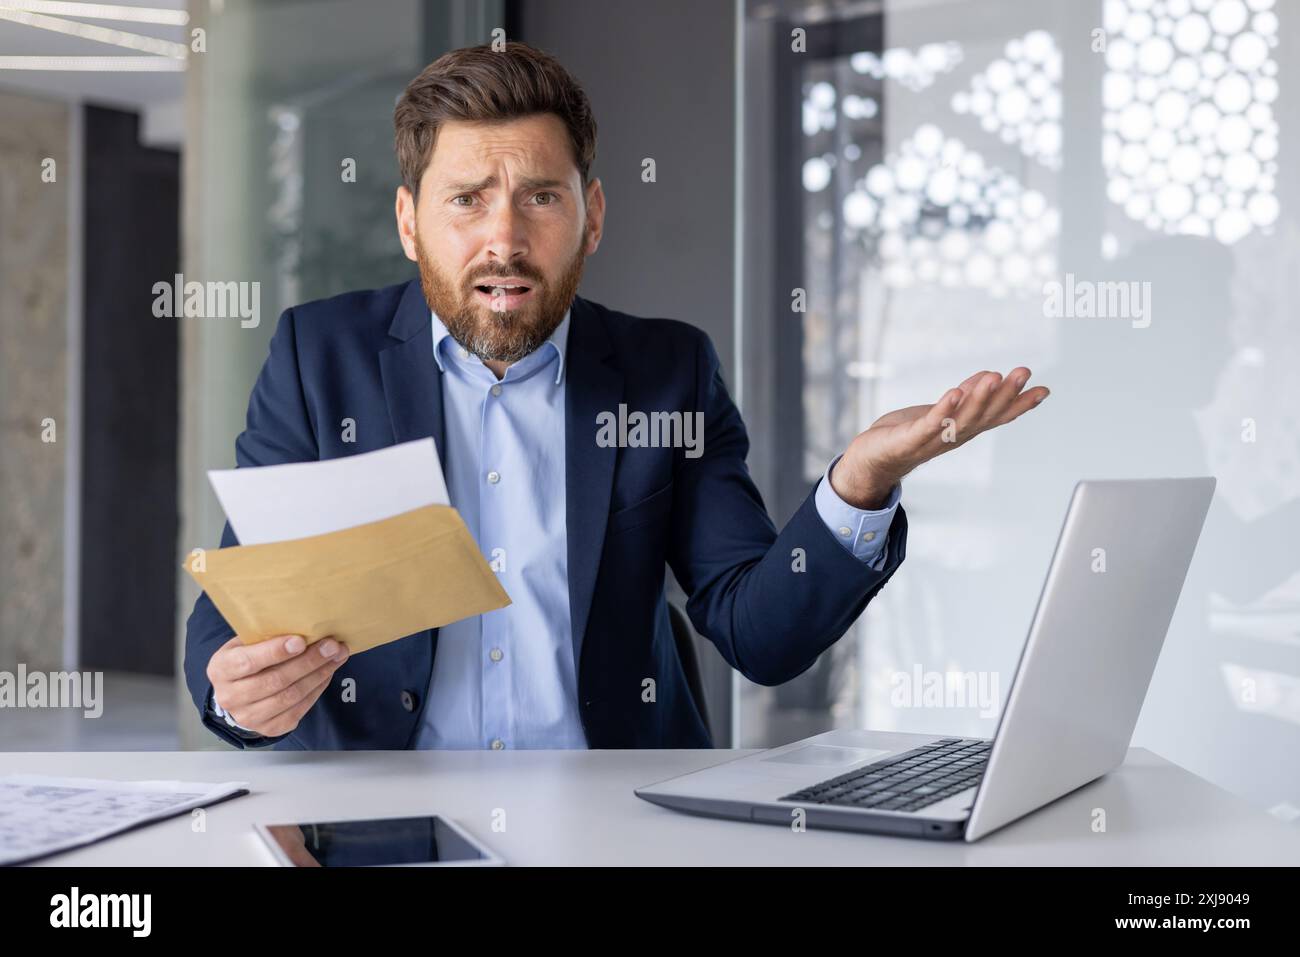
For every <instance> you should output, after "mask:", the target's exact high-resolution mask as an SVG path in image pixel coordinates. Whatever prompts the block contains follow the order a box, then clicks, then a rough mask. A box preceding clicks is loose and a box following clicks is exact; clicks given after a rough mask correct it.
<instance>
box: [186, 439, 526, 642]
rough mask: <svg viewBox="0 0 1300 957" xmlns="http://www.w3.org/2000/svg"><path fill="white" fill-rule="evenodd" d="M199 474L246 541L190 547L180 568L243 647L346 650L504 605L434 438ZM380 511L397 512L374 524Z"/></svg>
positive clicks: (501, 590)
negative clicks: (281, 643)
mask: <svg viewBox="0 0 1300 957" xmlns="http://www.w3.org/2000/svg"><path fill="white" fill-rule="evenodd" d="M209 474H210V476H211V478H212V484H213V487H214V488H216V489H217V494H218V497H219V498H220V499H221V502H222V505H223V507H224V508H225V510H226V516H227V518H228V519H229V520H230V524H231V528H232V529H233V530H234V532H235V535H236V537H237V538H239V540H240V541H241V542H245V543H253V544H241V545H238V546H234V547H231V548H221V549H216V550H211V551H206V552H203V551H199V552H196V553H195V554H192V555H191V556H190V557H189V558H188V559H187V560H186V562H185V569H186V571H188V572H189V573H190V575H191V577H193V578H194V580H195V581H196V582H198V584H199V587H200V588H202V589H203V590H204V591H205V592H207V594H208V597H209V598H211V599H212V602H213V604H214V605H216V607H217V610H218V611H220V612H221V614H222V616H223V617H224V618H225V619H226V621H227V623H229V625H230V627H231V628H233V629H234V630H235V634H237V635H238V636H239V637H240V639H241V640H242V641H243V642H244V643H245V644H253V643H255V642H258V641H264V640H266V639H267V638H273V637H275V636H277V635H302V636H303V637H304V638H306V639H307V641H308V642H309V643H310V642H314V641H318V640H320V639H322V638H327V637H329V638H334V639H335V640H337V641H341V642H343V643H345V644H346V645H347V646H348V649H349V650H350V651H351V652H352V653H353V654H355V653H357V652H361V651H366V650H367V649H370V648H373V647H375V646H376V645H381V644H384V643H385V642H389V641H395V640H396V639H398V638H402V637H405V636H406V635H410V634H414V633H415V632H419V631H424V630H425V629H429V628H438V627H441V626H442V625H446V624H449V623H451V622H453V621H459V620H460V619H462V618H468V617H470V616H471V615H479V614H483V613H484V612H487V611H492V610H494V609H496V608H502V607H504V606H505V605H508V604H510V598H509V596H508V595H507V594H506V592H505V589H504V588H502V587H501V583H500V582H499V581H498V580H497V576H496V575H495V574H494V573H493V571H492V569H491V568H490V567H489V566H488V563H487V561H486V560H485V559H484V557H483V554H482V552H480V551H479V548H478V545H477V544H476V543H475V541H474V539H473V537H472V536H471V535H470V533H469V529H468V528H466V527H465V523H464V521H463V520H462V519H461V517H460V515H459V514H458V513H457V512H456V511H455V509H453V508H451V506H450V505H448V504H446V502H447V497H446V490H445V486H444V485H443V482H442V470H441V466H440V465H439V463H438V458H437V451H436V449H435V448H434V445H433V440H432V439H423V440H421V441H419V442H409V443H405V444H404V445H399V446H393V447H392V448H389V449H381V450H380V451H378V452H367V453H364V454H361V455H356V456H351V457H349V458H346V459H334V460H328V461H324V462H309V463H293V464H291V465H273V466H266V467H263V468H246V469H235V470H230V471H226V472H213V473H209ZM376 503H379V504H376ZM385 507H387V508H390V509H392V508H398V509H401V511H398V512H397V513H396V514H388V515H386V516H383V517H377V516H381V515H383V512H384V511H385ZM357 519H361V520H362V521H360V522H359V523H354V522H355V521H356V520H357ZM277 535H279V536H284V535H292V536H294V537H290V538H287V539H285V540H275V536H277Z"/></svg>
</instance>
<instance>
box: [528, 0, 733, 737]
mask: <svg viewBox="0 0 1300 957" xmlns="http://www.w3.org/2000/svg"><path fill="white" fill-rule="evenodd" d="M519 7H520V24H519V26H518V30H517V32H518V36H517V37H516V39H520V40H523V41H524V42H526V43H530V44H532V45H533V46H537V47H541V48H542V49H544V50H546V51H548V52H549V53H552V54H554V55H555V56H556V57H558V58H559V60H560V61H561V62H562V63H563V64H564V65H565V67H567V68H568V70H569V71H570V72H571V73H573V75H574V76H575V77H576V78H577V80H578V82H579V83H581V84H582V86H583V88H584V89H585V90H586V91H587V96H588V97H589V98H590V99H591V105H592V109H593V110H594V111H595V114H596V124H597V145H596V163H595V167H594V169H593V175H595V176H598V177H599V178H600V181H601V183H602V185H603V186H604V189H605V198H606V202H607V206H608V209H607V212H606V218H605V237H604V240H603V241H602V242H601V246H600V249H599V251H598V252H597V253H596V255H595V256H594V257H592V258H591V259H590V260H589V261H588V263H587V271H586V273H585V275H584V278H583V284H582V289H581V294H582V295H583V296H585V297H586V298H588V299H594V300H596V301H597V302H601V303H603V304H604V305H606V306H609V307H611V308H614V309H619V310H622V311H624V312H630V313H633V314H636V315H642V316H662V317H668V318H672V319H681V320H684V321H686V322H689V323H691V324H692V325H695V326H698V327H699V328H701V329H703V330H704V331H705V332H707V333H708V334H709V336H710V337H711V338H712V339H713V344H714V346H715V347H716V348H717V350H718V355H719V356H720V357H721V359H722V364H723V369H724V374H725V376H726V380H727V384H728V386H729V387H730V388H731V389H732V392H733V394H734V393H735V392H736V390H737V385H738V384H737V381H736V372H737V363H736V357H735V348H736V338H735V334H734V323H735V298H734V288H733V271H734V264H735V246H734V242H735V232H734V225H735V223H734V217H735V209H736V205H735V159H736V150H735V136H736V82H735V59H736V42H735V41H736V38H735V31H736V10H735V7H734V5H733V4H731V3H728V2H723V0H714V2H710V3H698V2H696V3H691V2H686V0H670V2H663V3H655V4H653V5H651V6H647V5H645V4H642V3H633V2H631V0H603V2H602V0H527V2H524V3H521V4H519ZM647 157H649V158H652V159H654V161H655V167H656V169H655V173H656V181H655V182H653V183H646V182H642V179H641V173H642V162H643V160H645V159H646V158H647ZM669 600H670V601H673V602H674V603H676V604H677V605H678V606H679V607H680V606H681V605H682V604H683V603H684V601H685V596H684V595H683V594H682V592H681V590H680V588H678V587H677V585H676V583H673V582H670V589H669ZM696 646H697V654H698V657H699V660H700V670H701V676H702V678H703V683H704V688H705V696H706V698H707V699H708V709H709V719H710V722H709V723H710V725H711V728H712V731H713V739H714V744H715V745H717V746H718V747H729V746H730V745H731V743H732V721H731V716H732V707H731V703H732V699H733V693H732V689H733V681H732V671H731V669H730V668H729V667H728V666H727V664H726V662H725V661H723V659H722V657H721V656H720V655H719V654H718V653H717V651H716V649H714V648H713V646H712V645H710V644H709V643H707V642H705V641H703V640H702V639H699V638H698V637H697V639H696Z"/></svg>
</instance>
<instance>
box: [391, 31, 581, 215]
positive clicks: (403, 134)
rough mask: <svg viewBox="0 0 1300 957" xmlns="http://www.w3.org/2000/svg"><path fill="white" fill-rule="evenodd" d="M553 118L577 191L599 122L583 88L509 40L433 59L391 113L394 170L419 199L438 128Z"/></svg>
mask: <svg viewBox="0 0 1300 957" xmlns="http://www.w3.org/2000/svg"><path fill="white" fill-rule="evenodd" d="M539 113H553V114H554V115H556V116H558V117H559V118H560V120H562V121H563V123H564V126H565V128H566V129H567V130H568V132H569V142H570V143H571V144H572V146H573V158H574V162H575V163H577V166H578V172H579V173H580V174H581V175H582V185H583V187H584V188H585V187H586V185H587V177H588V174H589V173H590V171H591V164H592V162H593V161H594V160H595V158H596V120H595V117H593V116H592V114H591V103H590V102H589V101H588V100H587V94H586V93H584V92H583V90H582V87H580V86H579V85H578V82H577V81H576V80H575V79H574V78H573V77H572V76H571V75H570V74H569V71H568V70H566V69H565V68H564V67H563V66H562V65H561V64H560V61H559V60H557V59H555V57H553V56H551V55H550V54H548V53H543V52H542V51H541V50H538V49H536V48H534V47H530V46H529V45H528V44H526V43H519V42H517V41H513V40H512V41H510V42H508V43H506V45H505V49H504V50H501V51H494V50H493V49H492V47H491V46H489V45H487V44H484V45H483V46H476V47H465V48H464V49H461V50H452V51H451V52H450V53H444V54H443V55H442V56H440V57H438V59H436V60H434V61H433V62H432V63H430V64H429V65H428V66H427V67H425V68H424V70H423V72H421V73H420V75H419V76H417V77H416V78H415V79H414V80H412V81H411V82H410V85H408V86H407V88H406V90H405V92H403V93H402V96H401V98H400V99H398V101H397V108H396V109H395V110H394V111H393V126H394V127H395V129H396V136H395V138H394V139H395V144H394V145H395V146H396V149H397V165H398V166H399V167H400V169H401V172H402V183H403V184H404V185H405V186H406V188H407V189H409V190H410V191H411V193H412V195H417V194H418V193H419V185H420V176H421V174H422V173H423V172H424V170H425V168H426V167H427V166H428V165H429V158H430V157H431V156H432V155H433V147H434V143H435V141H436V140H437V138H438V128H439V127H440V126H441V125H442V124H443V123H445V122H447V121H448V120H470V121H476V120H487V121H498V122H499V121H502V120H512V119H516V118H519V117H524V116H533V115H536V114H539Z"/></svg>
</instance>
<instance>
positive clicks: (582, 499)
mask: <svg viewBox="0 0 1300 957" xmlns="http://www.w3.org/2000/svg"><path fill="white" fill-rule="evenodd" d="M569 316H570V318H569V343H568V347H567V349H566V351H565V357H566V358H565V364H566V366H567V371H566V372H565V379H566V382H567V385H566V387H565V423H564V425H565V429H564V441H565V470H564V477H565V525H566V528H567V531H568V559H569V615H570V618H571V621H572V624H573V662H574V665H575V667H577V668H578V674H579V675H580V674H581V673H582V672H581V668H580V667H579V665H580V663H581V660H582V640H583V635H584V634H585V633H586V630H587V618H588V615H589V614H590V612H591V598H592V594H593V592H594V591H595V587H596V573H597V570H598V569H599V566H600V555H601V549H602V545H603V544H604V541H605V523H606V520H607V519H608V518H609V502H610V493H611V490H612V488H613V482H614V463H615V461H616V459H617V455H618V449H617V448H616V447H614V446H610V447H608V448H601V447H600V446H598V445H597V444H596V415H597V413H600V412H607V411H608V412H616V411H617V410H618V404H619V402H621V401H622V399H623V374H622V372H621V371H619V369H618V368H616V367H615V365H614V362H613V353H614V350H613V347H612V345H611V344H610V341H609V334H608V332H607V331H606V330H605V326H604V322H603V320H602V318H601V317H600V315H599V314H598V313H597V312H596V310H595V309H594V308H593V307H592V306H591V304H590V303H588V302H586V301H585V300H583V299H581V298H575V299H574V300H573V305H572V307H571V308H570V314H569Z"/></svg>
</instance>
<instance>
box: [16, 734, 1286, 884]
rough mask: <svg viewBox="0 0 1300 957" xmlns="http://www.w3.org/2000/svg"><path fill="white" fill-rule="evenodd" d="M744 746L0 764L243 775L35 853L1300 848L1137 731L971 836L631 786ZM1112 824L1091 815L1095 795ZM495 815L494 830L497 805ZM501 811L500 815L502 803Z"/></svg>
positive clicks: (60, 771) (712, 859)
mask: <svg viewBox="0 0 1300 957" xmlns="http://www.w3.org/2000/svg"><path fill="white" fill-rule="evenodd" d="M746 753H749V752H744V751H723V750H717V751H706V750H699V751H495V752H494V751H351V752H302V751H284V752H275V751H239V752H237V751H182V752H157V751H154V752H99V753H94V752H90V753H84V752H37V753H19V752H10V753H0V774H48V775H58V776H70V777H93V778H112V779H122V780H129V779H137V780H140V779H158V778H166V779H180V780H189V781H208V782H220V781H234V780H239V781H247V782H248V784H249V787H250V790H251V792H252V793H250V794H248V795H246V796H244V797H239V798H234V799H232V800H230V801H228V802H226V803H224V804H220V805H216V806H214V807H211V808H209V809H208V810H207V818H206V825H207V829H206V831H205V832H199V833H196V832H195V831H194V830H193V828H192V825H191V818H190V816H189V815H188V814H187V815H184V816H181V817H178V818H173V819H171V820H167V821H162V822H159V823H157V824H151V825H149V826H148V827H145V828H142V829H139V830H136V831H133V832H129V833H126V834H122V835H119V836H117V837H113V838H109V839H108V840H107V841H104V842H102V843H99V844H95V845H92V846H90V847H86V848H81V849H79V850H75V851H70V852H68V853H65V854H60V855H58V856H56V857H52V858H47V859H46V860H45V861H44V862H42V863H49V864H55V865H66V866H98V865H119V866H120V865H161V866H176V865H265V864H270V863H271V860H270V857H269V856H268V855H267V853H266V852H265V850H264V849H263V848H262V846H261V843H260V841H259V840H258V838H257V837H256V835H255V834H254V833H253V830H252V827H253V825H254V824H255V823H269V824H277V823H290V822H295V821H296V822H303V821H328V820H337V819H341V818H359V817H384V816H406V815H423V814H430V813H437V814H441V815H443V816H445V817H449V818H451V819H453V820H455V821H457V822H458V823H460V824H461V825H463V826H464V827H465V828H466V829H467V830H468V831H469V832H470V833H471V834H473V835H474V836H475V837H476V838H478V839H479V840H481V841H483V842H484V843H485V844H487V845H488V846H489V847H491V848H493V849H494V850H496V851H497V852H498V853H499V854H500V855H501V856H502V857H504V858H505V860H506V862H507V863H509V864H519V865H533V864H535V865H552V864H596V865H623V864H650V865H678V864H685V865H691V864H703V865H782V864H792V865H845V864H848V865H855V864H856V865H863V864H908V865H936V864H937V865H958V864H978V865H1003V864H1029V865H1059V864H1066V865H1074V864H1082V865H1263V864H1270V865H1292V866H1294V865H1297V864H1300V830H1298V829H1296V828H1294V827H1290V826H1287V825H1285V824H1283V823H1282V822H1280V821H1278V820H1276V819H1274V818H1272V817H1270V816H1269V815H1268V814H1266V813H1264V812H1263V811H1259V810H1256V809H1254V808H1252V807H1250V806H1249V805H1247V804H1246V803H1245V802H1243V801H1242V800H1240V799H1239V798H1237V797H1234V796H1233V795H1231V794H1228V793H1227V792H1225V791H1223V790H1221V789H1219V788H1217V787H1215V786H1214V785H1211V784H1209V783H1207V782H1206V781H1204V780H1202V779H1201V778H1198V777H1196V776H1195V775H1193V774H1191V773H1189V772H1187V771H1185V770H1183V769H1182V768H1180V767H1178V766H1176V765H1173V764H1170V763H1169V762H1168V761H1165V760H1164V759H1163V758H1160V757H1158V756H1156V755H1154V754H1152V753H1151V752H1150V751H1147V750H1145V749H1141V748H1134V749H1133V750H1131V751H1130V752H1129V755H1128V759H1127V761H1126V762H1125V763H1124V765H1123V766H1122V767H1121V768H1120V769H1119V770H1117V771H1115V772H1113V773H1111V774H1109V775H1107V776H1105V777H1104V778H1102V779H1101V780H1099V781H1094V782H1093V783H1092V784H1089V785H1087V786H1085V787H1083V788H1080V789H1079V790H1078V791H1075V792H1074V793H1073V794H1069V795H1067V796H1066V797H1064V798H1062V799H1061V800H1059V801H1056V802H1055V803H1053V804H1051V805H1049V806H1048V807H1046V808H1043V809H1040V810H1039V811H1037V812H1035V813H1034V814H1031V815H1029V816H1028V817H1025V818H1022V819H1021V820H1019V821H1017V822H1015V823H1013V824H1011V825H1008V826H1007V827H1005V828H1003V829H1002V830H1001V831H998V832H996V833H994V834H992V835H990V836H989V837H986V838H985V839H984V840H982V841H979V842H977V843H975V844H969V845H968V844H966V843H964V842H934V841H923V840H914V839H909V838H900V837H882V836H875V835H867V834H854V833H846V832H836V831H818V830H809V831H806V832H802V833H797V832H794V831H793V830H791V829H790V828H789V827H784V826H776V825H770V824H748V823H743V822H736V821H723V820H714V819H709V818H701V817H693V816H689V815H685V814H679V813H677V812H674V811H669V810H667V809H665V808H660V807H656V806H655V805H652V804H648V803H646V802H645V801H642V800H640V799H639V798H637V797H636V796H635V795H634V794H633V793H632V789H633V788H634V787H638V786H641V785H644V784H650V783H652V782H656V781H660V780H663V779H664V778H668V777H672V776H674V775H677V774H682V773H685V772H687V771H691V770H695V769H697V768H702V767H707V766H709V765H711V764H717V763H720V762H722V761H725V760H729V759H731V758H733V757H738V756H740V755H742V754H746ZM1098 807H1100V808H1104V809H1105V811H1106V823H1107V829H1106V832H1105V833H1094V832H1093V830H1092V821H1093V814H1092V809H1093V808H1098ZM498 808H499V809H502V810H504V812H505V831H504V832H496V831H494V830H493V827H492V822H493V814H494V811H495V810H496V809H498ZM498 818H499V815H498Z"/></svg>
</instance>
